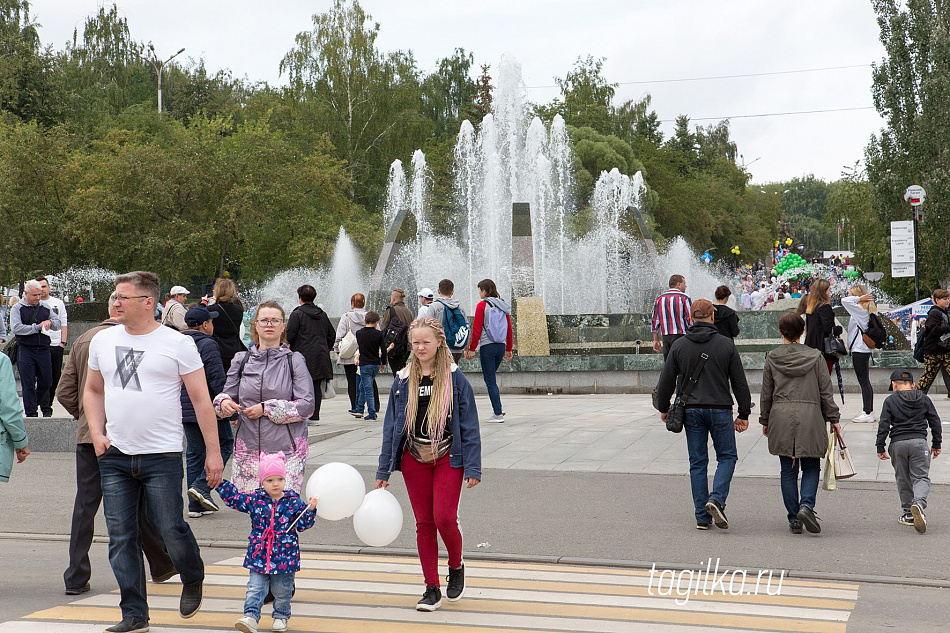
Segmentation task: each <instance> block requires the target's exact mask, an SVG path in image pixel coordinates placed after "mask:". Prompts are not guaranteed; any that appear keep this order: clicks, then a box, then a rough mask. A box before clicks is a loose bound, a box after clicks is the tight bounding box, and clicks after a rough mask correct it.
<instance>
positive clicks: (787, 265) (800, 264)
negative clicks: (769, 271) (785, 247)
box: [775, 253, 811, 276]
mask: <svg viewBox="0 0 950 633" xmlns="http://www.w3.org/2000/svg"><path fill="white" fill-rule="evenodd" d="M798 269H803V270H802V271H801V272H800V273H799V274H798V276H805V275H807V274H809V273H810V271H811V267H810V266H809V265H808V262H807V261H805V258H804V257H802V256H801V255H799V254H798V253H789V254H788V255H786V256H785V257H783V258H782V261H780V262H779V263H778V265H777V266H776V267H775V272H777V273H778V274H779V275H785V274H787V273H789V272H790V271H793V270H798Z"/></svg>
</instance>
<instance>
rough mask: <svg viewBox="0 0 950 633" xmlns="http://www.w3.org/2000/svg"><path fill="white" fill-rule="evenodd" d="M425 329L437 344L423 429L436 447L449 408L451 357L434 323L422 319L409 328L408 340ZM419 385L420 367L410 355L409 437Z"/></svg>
mask: <svg viewBox="0 0 950 633" xmlns="http://www.w3.org/2000/svg"><path fill="white" fill-rule="evenodd" d="M422 328H428V329H430V330H432V332H433V333H434V334H435V338H436V340H437V341H438V342H439V346H438V348H436V351H435V358H434V359H433V364H432V374H431V376H430V377H431V378H432V395H431V396H430V397H429V408H428V409H427V410H426V417H425V422H424V423H423V429H424V430H425V432H426V433H427V434H428V436H429V437H430V438H431V440H432V444H433V445H434V444H436V443H437V442H439V441H440V440H441V439H442V436H443V435H444V434H445V423H446V420H447V419H448V416H449V411H450V409H451V408H452V353H451V352H450V351H449V347H448V345H446V342H445V330H444V329H443V328H442V324H441V323H439V322H438V321H437V320H436V319H433V318H430V317H423V318H421V319H416V320H415V321H413V322H412V323H410V324H409V340H410V341H411V340H412V332H413V331H414V330H419V329H422ZM421 382H422V364H421V363H420V362H419V359H418V358H416V355H415V354H413V355H412V360H411V361H410V363H409V386H408V389H409V391H408V396H409V397H408V398H406V432H407V433H411V432H412V427H413V425H414V424H415V421H416V412H417V411H418V410H419V384H420V383H421Z"/></svg>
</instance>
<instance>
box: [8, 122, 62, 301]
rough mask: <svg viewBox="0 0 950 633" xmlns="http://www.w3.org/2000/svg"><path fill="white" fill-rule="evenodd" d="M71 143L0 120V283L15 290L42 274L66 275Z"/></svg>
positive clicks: (58, 134)
mask: <svg viewBox="0 0 950 633" xmlns="http://www.w3.org/2000/svg"><path fill="white" fill-rule="evenodd" d="M67 152H68V139H67V136H66V134H65V133H64V131H63V130H62V129H61V128H54V129H51V130H49V131H47V130H44V129H43V128H42V127H40V125H39V124H38V123H37V122H36V121H31V122H24V121H20V120H18V119H16V118H15V117H13V116H11V115H9V114H6V115H3V114H0V224H2V225H3V230H2V231H0V250H2V252H3V257H2V258H0V280H2V281H3V282H4V283H5V285H12V284H13V283H16V282H19V281H20V280H22V279H24V278H25V277H27V276H28V275H29V274H30V273H31V272H32V271H34V270H37V269H42V270H47V271H57V270H62V269H63V268H64V267H65V266H66V265H67V264H68V263H69V262H68V257H69V255H70V252H71V250H72V249H71V248H70V244H69V242H68V240H67V239H66V236H65V234H64V231H63V226H64V225H65V224H66V205H67V197H68V186H67V184H66V178H65V174H64V166H65V164H66V156H67Z"/></svg>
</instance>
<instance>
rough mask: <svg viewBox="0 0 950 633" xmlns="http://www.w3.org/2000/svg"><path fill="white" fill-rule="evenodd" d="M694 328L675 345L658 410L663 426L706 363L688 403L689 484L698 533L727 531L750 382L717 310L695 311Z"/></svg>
mask: <svg viewBox="0 0 950 633" xmlns="http://www.w3.org/2000/svg"><path fill="white" fill-rule="evenodd" d="M690 311H691V315H690V316H691V317H692V319H693V325H692V327H690V328H689V330H688V331H687V332H686V335H685V336H683V337H681V338H679V339H677V340H676V341H674V342H673V345H672V346H671V347H670V355H669V357H668V358H667V360H666V363H665V364H664V365H663V371H661V372H660V379H659V382H658V383H657V387H656V389H657V408H658V409H659V410H660V414H661V416H660V417H661V419H662V420H663V421H664V422H665V421H666V416H667V412H668V411H669V409H670V400H671V399H672V398H673V394H674V392H675V391H677V387H679V391H682V389H684V388H685V387H686V385H687V384H688V383H689V380H690V377H691V376H693V374H694V372H695V370H696V368H697V365H698V364H699V363H700V362H703V363H704V365H703V368H702V371H701V373H700V374H699V378H698V380H697V382H696V385H695V387H694V388H693V390H692V393H690V394H689V397H688V398H687V400H686V407H685V409H686V423H685V424H684V427H683V428H684V429H685V430H686V447H687V449H688V450H689V482H690V487H691V488H692V491H693V505H694V506H695V510H696V527H697V528H698V529H700V530H708V529H709V525H710V523H713V522H715V524H716V527H718V528H720V529H723V530H725V529H728V528H729V520H728V519H727V518H726V512H725V506H726V497H727V496H729V486H730V484H731V483H732V474H733V472H734V471H735V468H736V462H737V461H738V454H737V452H736V435H735V434H736V432H739V433H741V432H743V431H745V430H746V429H747V428H749V414H750V413H751V411H752V395H751V394H750V393H749V385H748V383H747V382H746V378H745V372H744V371H743V370H742V362H741V360H740V359H739V352H738V351H737V350H736V346H735V345H734V344H733V343H732V341H731V340H729V339H728V338H726V337H725V336H722V335H721V334H719V331H718V330H717V329H716V326H715V324H714V318H715V308H714V307H713V304H712V303H711V302H709V301H708V300H706V299H700V300H698V301H696V302H695V303H693V304H692V306H691V309H690ZM730 384H731V386H732V393H734V394H735V396H736V401H737V402H738V407H739V414H738V417H737V418H736V419H735V421H733V419H732V405H733V401H732V395H731V394H730V393H729V387H730ZM710 436H712V441H713V448H714V449H715V450H716V462H717V463H718V465H717V466H716V474H715V476H714V477H713V489H712V493H710V492H709V481H708V478H707V475H706V472H707V468H708V466H709V452H708V448H707V443H708V440H709V437H710Z"/></svg>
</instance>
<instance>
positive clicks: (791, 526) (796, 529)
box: [788, 519, 802, 534]
mask: <svg viewBox="0 0 950 633" xmlns="http://www.w3.org/2000/svg"><path fill="white" fill-rule="evenodd" d="M788 530H789V532H791V533H792V534H801V533H802V522H801V521H799V520H798V519H792V520H791V521H789V522H788Z"/></svg>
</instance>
